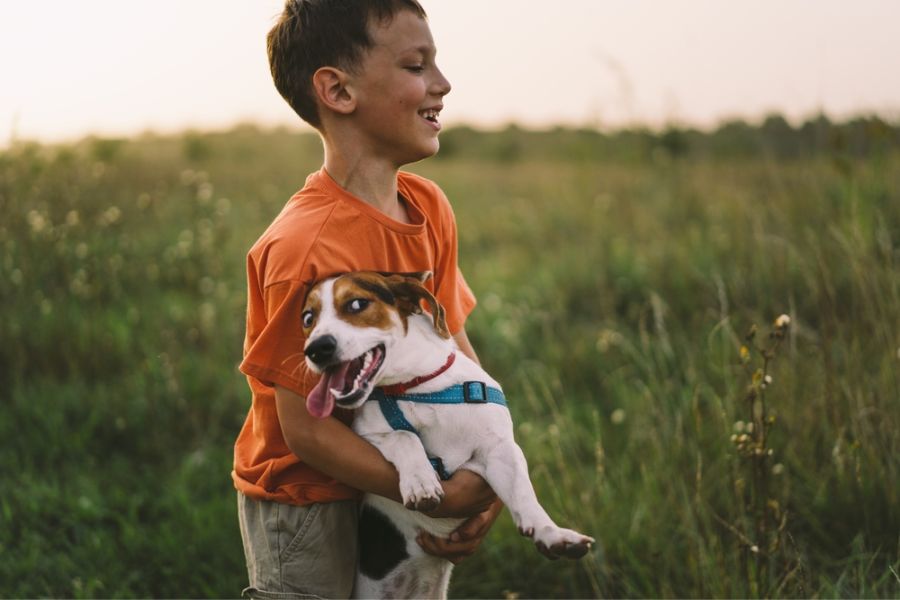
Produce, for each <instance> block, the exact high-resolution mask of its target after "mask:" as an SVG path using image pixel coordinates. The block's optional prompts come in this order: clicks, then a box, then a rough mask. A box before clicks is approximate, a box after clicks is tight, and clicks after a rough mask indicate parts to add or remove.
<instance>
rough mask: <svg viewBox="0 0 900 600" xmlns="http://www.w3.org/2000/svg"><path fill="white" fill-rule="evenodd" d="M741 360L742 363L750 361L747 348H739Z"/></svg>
mask: <svg viewBox="0 0 900 600" xmlns="http://www.w3.org/2000/svg"><path fill="white" fill-rule="evenodd" d="M741 360H742V361H744V362H747V361H748V360H750V349H749V348H747V346H741Z"/></svg>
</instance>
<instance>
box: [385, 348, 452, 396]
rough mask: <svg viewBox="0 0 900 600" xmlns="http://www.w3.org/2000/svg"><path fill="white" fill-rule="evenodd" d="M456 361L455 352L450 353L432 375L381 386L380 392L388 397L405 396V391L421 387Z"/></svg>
mask: <svg viewBox="0 0 900 600" xmlns="http://www.w3.org/2000/svg"><path fill="white" fill-rule="evenodd" d="M455 360H456V352H451V353H450V356H448V357H447V362H445V363H444V366H443V367H441V368H440V369H438V370H437V371H435V372H434V373H430V374H428V375H421V376H419V377H416V378H415V379H410V380H409V381H405V382H403V383H395V384H394V385H383V386H381V390H382V391H383V392H384V393H385V394H386V395H388V396H399V395H400V394H405V393H406V390H408V389H409V388H414V387H416V386H417V385H421V384H423V383H425V382H426V381H430V380H432V379H434V378H435V377H437V376H438V375H440V374H441V373H443V372H444V371H446V370H447V369H449V368H450V366H451V365H453V362H454V361H455Z"/></svg>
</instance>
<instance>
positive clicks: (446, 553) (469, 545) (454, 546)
mask: <svg viewBox="0 0 900 600" xmlns="http://www.w3.org/2000/svg"><path fill="white" fill-rule="evenodd" d="M416 542H417V543H418V544H419V546H421V547H422V550H424V551H425V552H426V553H428V554H431V555H432V556H439V557H441V558H443V559H446V560H449V561H450V562H452V563H453V564H459V563H460V562H461V561H462V560H463V559H464V558H468V557H469V556H472V555H473V554H474V553H475V550H477V549H478V543H477V542H471V541H464V542H451V541H450V540H444V539H441V538H439V537H436V536H434V535H431V534H430V533H428V532H425V531H422V532H420V533H419V535H418V537H416Z"/></svg>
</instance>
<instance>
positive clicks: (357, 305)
mask: <svg viewBox="0 0 900 600" xmlns="http://www.w3.org/2000/svg"><path fill="white" fill-rule="evenodd" d="M367 306H369V301H368V300H366V299H365V298H354V299H353V300H351V301H350V302H348V303H347V312H348V313H350V314H354V313H358V312H362V311H364V310H365V309H366V307H367Z"/></svg>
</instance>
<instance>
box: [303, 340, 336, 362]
mask: <svg viewBox="0 0 900 600" xmlns="http://www.w3.org/2000/svg"><path fill="white" fill-rule="evenodd" d="M336 350H337V340H336V339H334V336H333V335H323V336H319V337H317V338H316V339H314V340H313V341H312V342H310V343H309V344H307V346H306V350H304V351H303V353H304V354H305V355H306V356H307V357H308V358H309V360H311V361H313V362H314V363H316V364H317V365H319V366H322V365H326V364H328V363H329V362H331V360H332V359H333V358H334V353H335V351H336Z"/></svg>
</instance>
